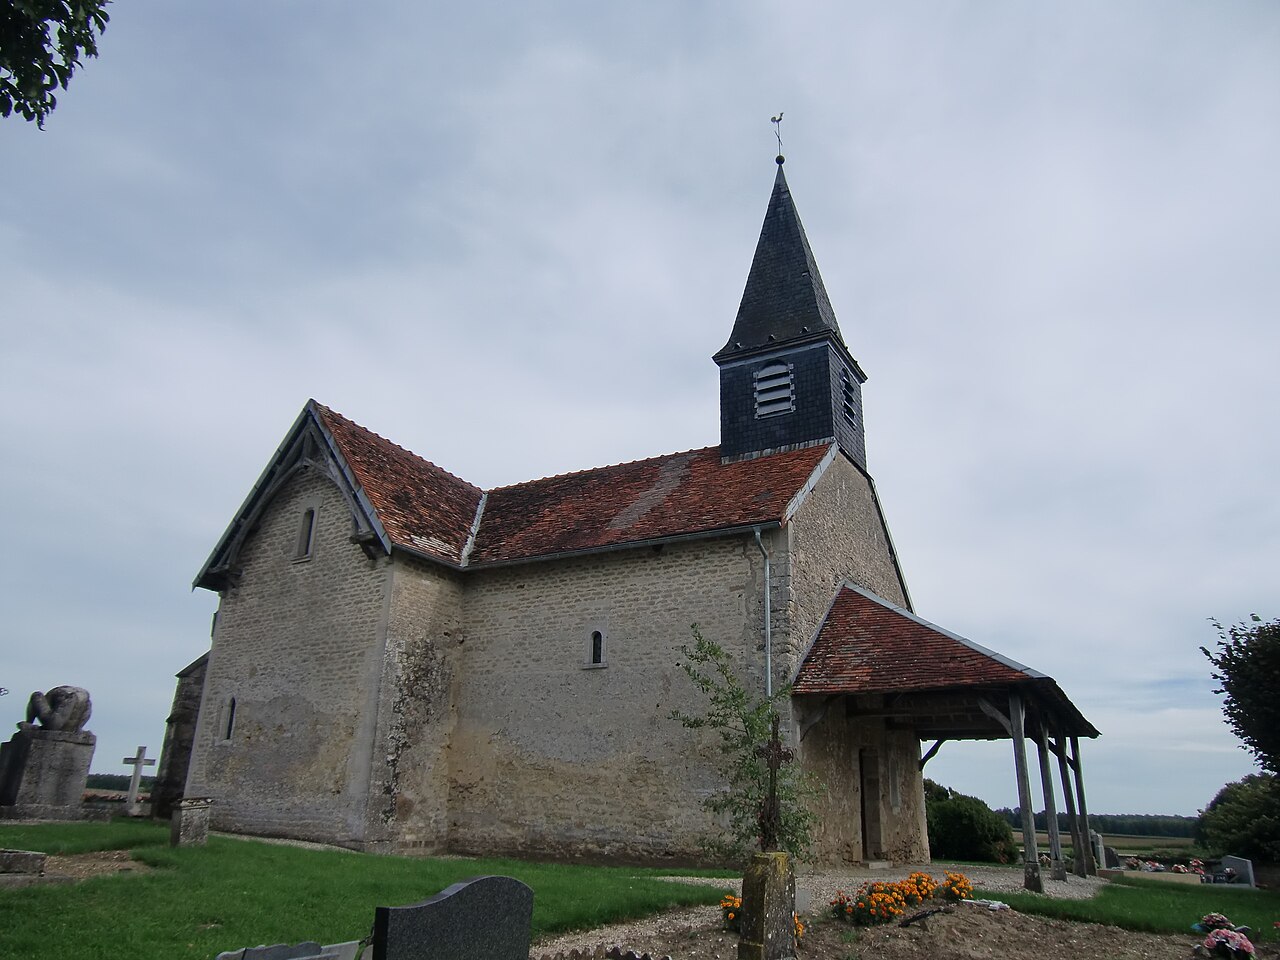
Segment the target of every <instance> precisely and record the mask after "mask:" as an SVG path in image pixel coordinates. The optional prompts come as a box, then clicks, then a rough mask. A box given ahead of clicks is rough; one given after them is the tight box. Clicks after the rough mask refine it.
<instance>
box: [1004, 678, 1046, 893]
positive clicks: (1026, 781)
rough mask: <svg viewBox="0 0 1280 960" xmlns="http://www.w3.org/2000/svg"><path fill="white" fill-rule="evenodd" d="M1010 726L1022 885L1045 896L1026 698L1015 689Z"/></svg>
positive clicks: (1010, 700)
mask: <svg viewBox="0 0 1280 960" xmlns="http://www.w3.org/2000/svg"><path fill="white" fill-rule="evenodd" d="M1009 723H1010V726H1011V727H1012V733H1013V767H1014V770H1015V771H1016V773H1017V776H1018V806H1019V807H1020V808H1021V810H1022V850H1023V854H1022V861H1023V862H1022V874H1023V879H1022V885H1023V886H1024V887H1026V888H1027V889H1028V890H1030V891H1032V892H1033V893H1044V881H1042V880H1041V879H1040V854H1039V852H1038V851H1037V850H1036V818H1035V812H1034V811H1033V810H1032V809H1031V778H1030V777H1029V776H1028V774H1027V751H1026V731H1025V729H1024V726H1023V713H1022V697H1020V696H1019V695H1018V694H1017V692H1016V691H1013V690H1010V691H1009Z"/></svg>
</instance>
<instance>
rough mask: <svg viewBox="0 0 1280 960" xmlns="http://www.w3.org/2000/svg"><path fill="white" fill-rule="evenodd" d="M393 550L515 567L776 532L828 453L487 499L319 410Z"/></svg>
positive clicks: (554, 480)
mask: <svg viewBox="0 0 1280 960" xmlns="http://www.w3.org/2000/svg"><path fill="white" fill-rule="evenodd" d="M313 404H314V407H315V410H316V414H317V416H319V418H320V420H321V422H322V423H323V425H324V426H325V428H326V429H327V430H328V432H329V434H330V435H331V436H332V437H333V439H334V441H335V443H336V445H337V448H338V451H339V453H340V454H341V455H342V457H343V458H344V459H345V460H346V462H347V466H348V468H349V469H350V470H351V473H352V475H353V478H354V480H355V482H356V483H357V484H358V485H359V486H360V487H361V488H362V489H363V490H364V493H365V495H366V496H367V497H368V499H369V502H370V503H371V504H372V506H373V508H374V510H375V511H376V512H377V515H378V519H379V521H380V522H381V524H382V526H383V529H384V530H385V531H386V533H387V536H388V538H389V539H390V540H391V542H392V544H394V545H395V546H399V547H403V548H405V549H408V550H412V551H414V552H417V553H424V554H426V555H428V556H431V557H434V558H436V559H439V560H444V561H445V562H447V563H450V564H453V565H456V566H457V565H466V566H483V565H485V564H494V563H511V562H516V561H521V560H533V559H537V558H538V557H547V556H554V555H557V554H563V553H575V552H580V551H587V550H598V549H601V548H606V547H613V546H623V545H625V544H628V543H636V542H640V541H646V540H656V539H663V538H668V537H676V536H683V535H689V534H701V533H713V532H715V531H717V530H729V529H734V528H739V527H745V526H750V525H752V524H757V523H780V522H782V520H783V519H784V515H785V513H786V510H787V506H788V504H789V503H790V502H791V499H792V498H793V497H794V496H795V495H796V493H797V492H799V491H800V490H801V489H802V488H803V487H804V486H805V484H806V483H807V482H808V480H809V478H810V477H811V476H812V474H813V472H814V470H815V469H816V468H817V466H818V464H819V463H821V462H822V459H823V458H824V457H825V456H826V455H827V453H828V451H829V450H830V445H829V444H822V445H819V446H814V447H804V448H801V449H799V450H790V451H786V452H784V453H776V454H773V455H771V456H767V457H757V458H756V459H753V460H743V461H739V462H736V463H730V464H722V463H721V462H720V453H719V448H718V447H707V448H705V449H702V450H691V451H688V452H686V453H673V454H669V455H667V456H663V457H655V458H653V459H651V460H638V461H635V462H634V463H622V464H617V465H615V466H609V467H599V468H597V469H595V470H584V471H582V472H580V473H569V474H564V475H562V476H556V477H547V478H545V479H542V480H532V481H530V482H528V483H521V484H516V485H515V486H510V487H498V488H497V489H495V490H491V491H489V493H488V494H484V496H485V502H484V506H483V509H480V525H479V529H478V531H477V532H476V538H475V543H474V547H473V549H472V550H471V552H470V554H469V555H466V546H467V541H468V538H469V537H470V536H471V531H472V527H473V525H474V524H475V519H476V511H477V509H479V508H480V501H481V496H482V494H483V492H482V491H481V490H480V488H479V487H475V486H472V485H471V484H469V483H467V482H466V481H464V480H460V479H459V478H457V477H455V476H453V475H452V474H450V473H448V472H446V471H445V470H442V469H440V468H439V467H437V466H436V465H435V464H433V463H429V462H428V461H426V460H423V459H422V458H421V457H418V456H416V455H415V454H412V453H410V452H409V451H408V450H405V449H404V448H403V447H399V446H396V444H394V443H392V442H391V441H389V440H386V439H384V438H383V437H380V436H378V435H377V434H376V433H373V432H372V431H369V430H366V429H365V428H364V427H361V426H359V425H358V424H355V423H353V422H351V421H350V420H348V419H347V418H346V417H343V416H342V415H340V414H338V413H335V412H334V411H333V410H330V409H329V408H328V407H326V406H324V405H323V404H320V403H315V402H314V401H313Z"/></svg>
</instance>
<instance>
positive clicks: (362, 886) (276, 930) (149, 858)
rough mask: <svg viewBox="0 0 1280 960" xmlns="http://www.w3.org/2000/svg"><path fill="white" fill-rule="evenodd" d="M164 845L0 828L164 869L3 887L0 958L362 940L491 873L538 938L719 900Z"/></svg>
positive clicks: (252, 846) (81, 829) (109, 956)
mask: <svg viewBox="0 0 1280 960" xmlns="http://www.w3.org/2000/svg"><path fill="white" fill-rule="evenodd" d="M168 842H169V828H168V826H167V825H164V824H152V823H146V822H138V821H117V822H114V823H110V824H97V823H68V824H49V825H43V824H42V825H39V826H30V827H24V826H12V827H9V826H0V847H9V848H19V849H25V850H42V851H45V852H47V853H82V852H86V851H92V850H115V849H129V850H131V851H132V854H133V857H134V858H135V859H137V860H140V861H141V862H143V863H145V864H148V865H149V866H152V867H155V868H157V869H156V870H155V872H153V873H147V874H145V875H141V874H133V875H130V874H125V875H122V876H107V877H97V878H92V879H89V880H85V881H83V882H81V883H77V884H74V885H49V886H33V887H24V888H21V889H12V890H5V889H0V958H5V960H8V958H18V957H22V958H44V957H48V958H57V960H117V958H120V957H129V958H130V960H175V958H182V957H192V958H212V957H213V956H214V955H216V954H217V953H218V952H220V951H222V950H233V949H238V948H239V947H244V946H254V945H256V944H259V943H285V942H290V943H291V942H297V941H299V940H318V941H320V942H321V943H335V942H339V941H343V940H353V939H358V938H360V937H363V936H365V935H366V934H368V932H369V930H370V928H371V926H372V924H373V911H374V907H375V906H394V905H401V904H408V903H415V902H417V901H420V900H425V899H426V898H428V897H430V896H433V895H435V894H436V893H439V892H440V891H441V890H443V889H444V888H445V887H447V886H449V885H450V884H452V883H456V882H457V881H459V880H463V879H465V878H467V877H474V876H480V875H484V874H504V875H506V876H511V877H516V878H517V879H519V880H522V881H523V882H525V883H527V884H528V885H529V886H530V887H532V888H533V890H534V901H533V933H534V936H535V937H537V936H539V935H541V934H546V933H555V932H559V931H564V930H573V929H581V928H589V927H594V926H598V925H601V924H604V923H610V922H615V921H620V920H625V919H632V918H636V917H642V916H645V915H647V914H651V913H655V912H657V911H660V910H664V909H667V908H670V907H675V906H686V905H692V904H704V903H710V904H714V903H717V902H719V899H720V895H721V892H722V891H721V890H720V889H719V888H718V887H709V886H693V885H689V884H679V883H670V882H665V881H660V880H658V879H656V877H657V876H659V875H660V874H661V873H663V872H664V871H662V870H655V869H637V868H622V867H583V866H566V865H558V864H544V863H527V862H524V861H519V860H490V859H484V860H480V859H475V860H473V859H457V860H453V859H450V860H432V859H426V858H417V857H386V856H370V855H364V854H356V853H345V852H339V851H332V850H308V849H301V848H298V847H288V846H280V845H275V844H266V843H257V842H253V841H246V840H235V839H229V838H223V837H211V838H210V840H209V845H208V846H207V847H184V848H180V849H173V848H170V847H169V846H168ZM723 875H725V876H728V874H723Z"/></svg>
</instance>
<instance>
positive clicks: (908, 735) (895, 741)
mask: <svg viewBox="0 0 1280 960" xmlns="http://www.w3.org/2000/svg"><path fill="white" fill-rule="evenodd" d="M804 700H805V701H807V702H804V703H798V704H797V708H798V713H799V714H800V715H801V716H802V717H806V715H807V721H808V722H804V721H802V723H801V726H802V728H804V729H805V733H804V739H803V750H802V751H801V758H802V763H803V764H804V769H805V770H806V771H807V772H809V773H811V774H813V775H814V777H815V779H816V781H817V782H818V783H820V784H821V789H820V791H819V796H818V798H817V801H816V803H815V804H814V805H813V810H814V812H815V813H816V814H817V816H818V824H817V829H816V831H815V838H814V839H815V842H814V847H813V859H814V861H815V862H816V863H819V864H822V865H824V866H839V865H840V864H842V863H850V862H856V861H859V860H892V861H894V862H896V863H928V862H929V840H928V833H927V830H926V827H925V819H924V788H923V780H922V779H921V776H920V772H919V759H920V742H919V740H918V739H917V738H916V736H915V734H914V733H913V732H912V731H909V730H890V729H886V727H885V724H884V721H883V720H879V719H872V718H857V717H849V716H847V715H846V699H845V698H844V697H834V698H830V699H826V698H816V697H814V698H804ZM810 723H811V725H809V724H810ZM871 764H874V769H869V770H868V769H864V767H866V766H868V765H871ZM868 774H869V775H870V777H871V779H872V780H873V781H874V782H875V784H877V785H878V787H879V790H878V793H877V794H875V795H872V794H870V793H867V792H865V791H864V790H863V786H864V782H865V781H864V777H866V776H867V775H868ZM866 803H869V804H871V807H870V809H868V810H866V811H864V804H866ZM868 824H869V825H870V826H869V829H868V833H869V834H870V837H864V835H863V827H864V825H868ZM877 838H878V842H877Z"/></svg>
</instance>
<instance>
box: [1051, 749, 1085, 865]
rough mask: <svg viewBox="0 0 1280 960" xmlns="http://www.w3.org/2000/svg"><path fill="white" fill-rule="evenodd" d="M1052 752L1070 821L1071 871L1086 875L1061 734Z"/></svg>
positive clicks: (1074, 800)
mask: <svg viewBox="0 0 1280 960" xmlns="http://www.w3.org/2000/svg"><path fill="white" fill-rule="evenodd" d="M1054 748H1055V749H1054V751H1053V752H1054V753H1055V754H1057V755H1058V779H1059V780H1060V781H1061V782H1062V797H1063V799H1064V800H1065V801H1066V802H1067V818H1068V820H1069V821H1070V823H1071V849H1072V850H1074V851H1075V857H1074V858H1073V859H1072V865H1071V872H1072V873H1074V874H1075V875H1076V876H1077V877H1087V876H1088V875H1089V871H1088V870H1087V869H1086V868H1085V859H1084V855H1085V847H1086V846H1087V843H1086V841H1085V840H1083V839H1082V838H1081V835H1080V819H1079V818H1078V817H1077V816H1076V798H1075V792H1074V791H1073V790H1072V789H1071V774H1070V773H1069V772H1068V763H1067V741H1066V739H1065V738H1064V737H1062V736H1061V735H1059V736H1057V737H1055V738H1054Z"/></svg>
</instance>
